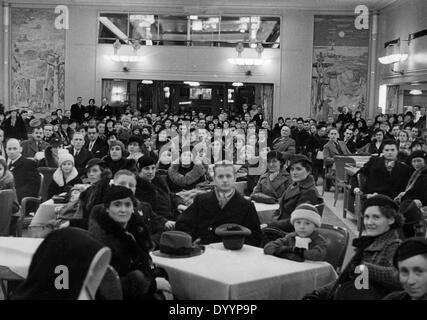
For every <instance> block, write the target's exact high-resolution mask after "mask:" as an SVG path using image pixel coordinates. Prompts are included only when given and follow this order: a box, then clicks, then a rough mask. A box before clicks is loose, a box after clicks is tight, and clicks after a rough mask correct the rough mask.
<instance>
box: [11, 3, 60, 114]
mask: <svg viewBox="0 0 427 320" xmlns="http://www.w3.org/2000/svg"><path fill="white" fill-rule="evenodd" d="M56 16H57V15H56V14H55V12H54V9H53V8H52V9H34V8H33V9H29V8H28V9H26V8H12V10H11V24H12V25H11V37H12V56H11V71H12V82H11V86H12V93H11V95H12V97H11V101H12V104H14V105H16V106H18V107H29V108H31V109H33V110H34V113H36V114H37V113H40V114H45V113H48V112H51V111H53V110H55V109H57V108H64V92H65V31H64V30H57V29H55V26H54V21H55V18H56Z"/></svg>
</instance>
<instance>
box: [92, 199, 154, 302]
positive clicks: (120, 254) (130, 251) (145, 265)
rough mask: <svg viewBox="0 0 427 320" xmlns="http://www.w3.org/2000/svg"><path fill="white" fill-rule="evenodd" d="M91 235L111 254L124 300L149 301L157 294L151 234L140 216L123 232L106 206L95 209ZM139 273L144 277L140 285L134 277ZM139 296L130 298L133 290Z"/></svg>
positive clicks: (112, 264)
mask: <svg viewBox="0 0 427 320" xmlns="http://www.w3.org/2000/svg"><path fill="white" fill-rule="evenodd" d="M89 233H90V234H91V235H92V236H93V237H94V238H95V239H96V240H98V241H99V242H101V243H102V244H104V245H106V246H108V247H109V248H110V249H111V251H112V257H111V262H110V265H111V266H112V267H113V268H114V269H115V270H116V271H117V273H118V274H119V276H120V279H121V282H122V286H123V293H124V298H125V299H137V298H139V299H141V298H142V299H149V298H150V297H151V296H152V295H153V294H154V293H155V291H156V282H155V279H154V276H153V267H152V261H151V257H150V255H149V250H150V249H151V248H152V242H151V238H150V233H149V231H148V228H147V226H146V225H145V224H144V222H143V221H142V219H141V217H139V216H138V215H136V214H133V215H132V216H131V218H130V220H129V222H128V224H127V227H126V229H124V228H123V227H122V226H121V225H120V224H118V223H117V222H115V221H114V220H113V219H111V218H110V217H109V216H108V213H107V212H106V210H105V208H104V206H103V205H98V206H95V207H94V208H93V210H92V212H91V217H90V220H89ZM133 271H140V272H142V274H143V277H141V278H138V280H139V281H138V283H132V281H135V277H134V275H133V274H132V272H133ZM135 287H137V288H138V289H139V293H138V296H134V295H133V296H129V295H128V294H127V293H130V292H132V293H134V291H135V290H134V288H135Z"/></svg>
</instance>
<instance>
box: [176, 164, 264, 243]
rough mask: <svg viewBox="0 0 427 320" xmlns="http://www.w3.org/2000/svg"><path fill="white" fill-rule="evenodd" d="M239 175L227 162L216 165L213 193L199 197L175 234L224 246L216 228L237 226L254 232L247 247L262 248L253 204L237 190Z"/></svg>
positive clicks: (180, 222)
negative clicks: (180, 233) (237, 176)
mask: <svg viewBox="0 0 427 320" xmlns="http://www.w3.org/2000/svg"><path fill="white" fill-rule="evenodd" d="M235 182H236V172H235V169H234V166H233V165H232V164H227V163H226V162H225V161H223V162H222V163H219V164H215V167H214V183H215V189H214V191H211V192H208V193H205V194H200V195H197V196H196V198H195V199H194V202H193V204H192V205H190V206H189V207H188V209H187V210H185V211H184V212H183V213H182V214H181V215H180V216H179V217H178V220H177V222H176V225H175V229H176V230H180V231H184V232H187V233H189V234H190V235H191V236H192V237H193V239H195V240H199V242H201V243H202V244H209V243H213V242H221V240H222V239H221V238H220V237H218V236H217V235H216V234H215V228H216V227H218V226H220V225H222V224H224V223H236V224H239V225H242V226H244V227H246V228H248V229H250V230H251V231H252V234H251V236H249V237H246V239H245V243H246V244H248V245H252V246H259V245H260V243H261V229H260V221H259V218H258V214H257V212H256V210H255V206H254V204H253V203H252V202H251V201H249V200H246V199H245V198H243V196H242V195H241V194H239V193H238V192H237V191H236V189H235Z"/></svg>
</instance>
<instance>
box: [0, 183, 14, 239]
mask: <svg viewBox="0 0 427 320" xmlns="http://www.w3.org/2000/svg"><path fill="white" fill-rule="evenodd" d="M14 200H15V190H12V189H6V190H1V191H0V203H1V205H0V236H2V237H4V236H6V237H7V236H9V235H10V223H11V220H12V206H13V201H14Z"/></svg>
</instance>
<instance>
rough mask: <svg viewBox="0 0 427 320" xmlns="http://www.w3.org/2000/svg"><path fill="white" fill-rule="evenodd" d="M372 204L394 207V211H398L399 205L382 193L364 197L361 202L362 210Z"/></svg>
mask: <svg viewBox="0 0 427 320" xmlns="http://www.w3.org/2000/svg"><path fill="white" fill-rule="evenodd" d="M372 206H381V207H382V206H389V207H392V208H393V209H395V210H396V211H399V205H398V204H397V202H395V201H393V200H392V199H391V198H390V197H388V196H386V195H383V194H377V195H375V196H373V197H370V198H368V199H366V200H365V201H364V202H363V211H365V210H366V208H368V207H372Z"/></svg>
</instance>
